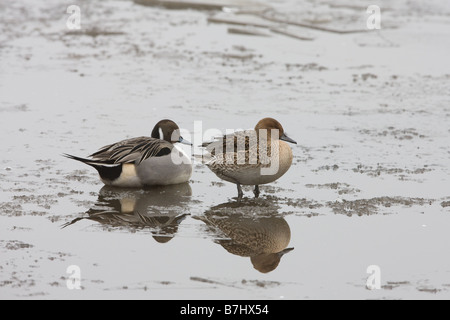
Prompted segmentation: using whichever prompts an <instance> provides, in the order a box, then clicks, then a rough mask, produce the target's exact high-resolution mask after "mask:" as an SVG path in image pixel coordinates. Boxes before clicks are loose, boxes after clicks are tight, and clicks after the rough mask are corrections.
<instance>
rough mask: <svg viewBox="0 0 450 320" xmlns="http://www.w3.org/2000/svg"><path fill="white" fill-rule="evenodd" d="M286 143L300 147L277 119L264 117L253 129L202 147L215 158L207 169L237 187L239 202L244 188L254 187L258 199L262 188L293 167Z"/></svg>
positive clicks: (289, 150) (290, 153) (208, 164)
mask: <svg viewBox="0 0 450 320" xmlns="http://www.w3.org/2000/svg"><path fill="white" fill-rule="evenodd" d="M274 130H275V131H274ZM284 141H286V142H290V143H294V144H297V142H295V141H294V140H292V139H291V138H289V137H288V136H287V135H286V134H285V133H284V129H283V127H282V126H281V124H280V123H279V122H278V121H277V120H275V119H272V118H264V119H262V120H261V121H259V122H258V124H257V125H256V126H255V129H254V130H246V131H239V132H235V133H233V134H230V135H225V136H223V137H221V138H217V140H216V141H213V142H206V143H204V144H203V145H202V146H203V147H206V150H207V151H208V152H209V153H210V154H211V156H212V158H211V160H210V161H208V162H207V163H206V165H207V166H208V168H209V169H211V171H212V172H214V173H215V174H216V175H217V176H218V177H219V178H221V179H223V180H225V181H228V182H232V183H235V184H236V185H237V188H238V199H241V198H242V197H243V192H242V188H241V185H254V186H255V189H254V194H255V197H256V198H258V197H259V194H260V191H259V185H261V184H267V183H271V182H274V181H275V180H277V179H278V178H280V177H281V176H282V175H284V174H285V173H286V172H287V171H288V170H289V168H290V166H291V164H292V158H293V155H292V149H291V147H290V146H289V145H288V144H287V143H285V142H284Z"/></svg>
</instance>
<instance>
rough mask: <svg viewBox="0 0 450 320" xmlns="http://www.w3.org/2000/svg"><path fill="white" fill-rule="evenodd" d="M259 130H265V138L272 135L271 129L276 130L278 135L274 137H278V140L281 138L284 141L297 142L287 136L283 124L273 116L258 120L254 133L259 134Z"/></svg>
mask: <svg viewBox="0 0 450 320" xmlns="http://www.w3.org/2000/svg"><path fill="white" fill-rule="evenodd" d="M260 130H267V138H268V139H270V138H271V137H272V132H273V131H272V130H278V136H277V137H274V138H278V139H279V140H283V141H286V142H290V143H294V144H297V142H295V141H294V140H292V139H291V138H289V137H288V136H287V135H286V134H285V133H284V129H283V126H282V125H281V123H279V122H278V121H277V120H275V119H273V118H264V119H262V120H260V121H259V122H258V124H257V125H256V126H255V131H256V134H257V135H258V136H259V133H260ZM261 132H263V131H261Z"/></svg>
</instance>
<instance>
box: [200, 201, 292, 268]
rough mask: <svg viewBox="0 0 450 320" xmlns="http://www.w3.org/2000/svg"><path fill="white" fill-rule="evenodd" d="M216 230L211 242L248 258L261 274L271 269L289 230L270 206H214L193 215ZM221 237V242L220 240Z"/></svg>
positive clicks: (283, 250)
mask: <svg viewBox="0 0 450 320" xmlns="http://www.w3.org/2000/svg"><path fill="white" fill-rule="evenodd" d="M194 218H195V219H198V220H200V221H202V222H204V223H205V224H206V225H207V226H209V227H211V229H212V230H211V231H212V232H213V233H214V234H215V235H217V231H218V232H219V234H221V235H222V236H223V237H217V236H215V238H216V239H215V240H214V242H216V243H218V244H220V245H221V246H222V247H223V248H224V249H225V250H227V251H228V252H230V253H232V254H234V255H238V256H241V257H250V260H251V262H252V264H253V267H254V268H255V269H256V270H258V271H259V272H261V273H268V272H271V271H273V270H275V269H276V268H277V267H278V265H279V263H280V260H281V258H282V257H283V255H284V254H286V253H288V252H290V251H292V250H293V249H294V248H287V246H288V245H289V242H290V239H291V229H290V228H289V225H288V224H287V222H286V220H285V219H284V218H283V217H281V216H280V215H279V214H278V212H277V207H275V206H274V205H273V204H270V203H266V202H264V203H262V202H255V201H254V200H248V201H244V202H240V203H239V202H230V203H224V204H220V205H218V206H214V207H212V208H210V209H209V210H208V211H206V212H205V214H204V215H202V216H194ZM223 238H225V239H223Z"/></svg>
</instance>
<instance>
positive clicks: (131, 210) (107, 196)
mask: <svg viewBox="0 0 450 320" xmlns="http://www.w3.org/2000/svg"><path fill="white" fill-rule="evenodd" d="M191 195H192V190H191V187H190V185H189V184H188V183H183V184H177V185H170V186H162V187H149V188H146V189H121V188H114V187H109V186H104V187H103V188H102V189H101V190H100V192H99V196H98V200H97V203H96V204H95V206H94V207H93V208H91V209H89V210H88V211H87V212H86V214H87V215H88V216H86V217H80V218H76V219H74V220H73V221H71V222H68V223H66V224H65V225H63V228H65V227H68V226H70V225H72V224H74V223H77V222H78V221H81V220H86V219H87V220H92V221H96V222H99V223H101V224H102V225H105V226H107V227H113V228H119V229H125V230H128V231H131V232H135V231H136V230H139V229H149V230H150V232H151V233H152V235H153V238H154V239H155V240H156V241H157V242H160V243H166V242H169V241H170V240H171V239H173V237H174V236H175V234H176V233H177V231H178V226H179V224H180V223H181V221H183V220H184V218H185V217H186V216H187V215H189V209H190V208H189V203H190V201H191V198H190V197H191Z"/></svg>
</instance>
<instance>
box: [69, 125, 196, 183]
mask: <svg viewBox="0 0 450 320" xmlns="http://www.w3.org/2000/svg"><path fill="white" fill-rule="evenodd" d="M177 142H180V143H183V144H188V145H192V144H191V143H190V142H188V141H186V140H185V139H183V137H181V135H180V128H179V127H178V125H177V124H176V123H175V122H173V121H171V120H161V121H160V122H158V123H157V124H156V125H155V127H154V128H153V131H152V134H151V137H138V138H131V139H126V140H123V141H120V142H117V143H113V144H110V145H107V146H104V147H103V148H101V149H100V150H99V151H97V152H95V153H93V154H91V155H90V156H89V159H86V158H80V157H76V156H72V155H69V154H65V155H64V156H66V157H67V158H70V159H74V160H78V161H81V162H83V163H85V164H87V165H90V166H91V167H94V168H95V169H97V171H98V173H99V174H100V179H101V180H102V181H103V183H104V184H106V185H110V186H115V187H130V188H133V187H143V186H152V185H171V184H179V183H183V182H187V181H188V180H189V179H190V177H191V175H192V162H191V159H190V158H189V157H188V156H187V155H186V154H185V153H184V152H183V151H182V150H181V149H178V148H177V147H176V146H174V144H175V143H177Z"/></svg>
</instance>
